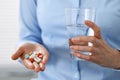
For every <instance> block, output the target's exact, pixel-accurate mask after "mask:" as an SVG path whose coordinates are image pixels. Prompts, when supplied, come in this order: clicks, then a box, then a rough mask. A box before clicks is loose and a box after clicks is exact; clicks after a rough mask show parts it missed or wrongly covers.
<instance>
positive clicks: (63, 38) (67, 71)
mask: <svg viewBox="0 0 120 80" xmlns="http://www.w3.org/2000/svg"><path fill="white" fill-rule="evenodd" d="M88 1H90V0H88ZM94 1H96V2H95V3H90V5H92V6H95V7H96V9H97V12H96V24H97V25H99V26H100V27H101V31H102V32H101V33H102V36H103V38H104V39H105V41H106V42H107V43H108V44H109V45H110V46H111V47H113V48H116V49H120V0H94ZM67 7H78V0H20V20H21V23H20V24H21V25H20V43H21V42H26V41H32V42H37V43H40V44H42V45H44V46H45V47H46V49H47V50H48V51H49V53H50V58H49V61H48V63H47V65H46V69H45V71H44V72H39V73H38V79H37V80H72V79H74V80H120V71H118V70H114V69H110V68H105V67H101V66H99V65H97V64H94V63H92V62H88V61H83V60H80V61H79V62H74V64H73V63H72V59H71V57H70V51H69V46H68V35H67V30H66V26H65V12H64V11H65V8H67ZM108 54H109V53H108ZM111 64H112V63H111ZM73 65H74V68H73ZM73 73H74V74H73Z"/></svg>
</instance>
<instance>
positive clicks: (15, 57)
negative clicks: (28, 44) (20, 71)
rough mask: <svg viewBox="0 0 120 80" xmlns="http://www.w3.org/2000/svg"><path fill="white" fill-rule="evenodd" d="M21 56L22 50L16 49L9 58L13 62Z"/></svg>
mask: <svg viewBox="0 0 120 80" xmlns="http://www.w3.org/2000/svg"><path fill="white" fill-rule="evenodd" d="M22 54H23V49H22V48H18V49H17V50H16V51H15V53H14V54H13V55H12V56H11V58H12V59H13V60H16V59H18V58H19V57H20V56H21V55H22Z"/></svg>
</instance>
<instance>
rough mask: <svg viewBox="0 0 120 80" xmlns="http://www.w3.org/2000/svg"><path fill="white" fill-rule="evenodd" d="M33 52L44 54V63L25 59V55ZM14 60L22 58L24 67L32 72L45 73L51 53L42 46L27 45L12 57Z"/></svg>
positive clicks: (21, 47)
mask: <svg viewBox="0 0 120 80" xmlns="http://www.w3.org/2000/svg"><path fill="white" fill-rule="evenodd" d="M31 51H40V52H42V55H43V59H42V61H41V62H40V63H39V64H38V63H37V62H33V63H32V62H31V61H29V60H28V59H25V58H24V56H25V54H28V53H29V52H31ZM11 58H12V59H13V60H16V59H18V58H20V59H21V60H22V63H23V65H24V66H25V67H26V68H28V69H31V70H34V71H35V72H39V71H44V70H45V65H46V63H47V61H48V58H49V53H48V51H47V50H46V49H45V48H44V47H43V46H42V45H40V44H33V43H25V44H23V45H21V46H20V47H19V48H18V49H17V50H16V51H15V53H14V54H13V55H12V57H11Z"/></svg>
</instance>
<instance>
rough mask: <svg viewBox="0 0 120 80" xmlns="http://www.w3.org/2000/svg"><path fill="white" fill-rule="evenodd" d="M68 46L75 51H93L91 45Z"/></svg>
mask: <svg viewBox="0 0 120 80" xmlns="http://www.w3.org/2000/svg"><path fill="white" fill-rule="evenodd" d="M70 48H71V49H72V50H75V51H83V52H93V51H94V47H91V46H76V45H73V46H70Z"/></svg>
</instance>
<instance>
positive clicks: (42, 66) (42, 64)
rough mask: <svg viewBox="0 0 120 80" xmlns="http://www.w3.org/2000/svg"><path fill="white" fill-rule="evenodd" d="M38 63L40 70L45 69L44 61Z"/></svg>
mask: <svg viewBox="0 0 120 80" xmlns="http://www.w3.org/2000/svg"><path fill="white" fill-rule="evenodd" d="M39 65H40V70H41V71H44V70H45V64H44V63H40V64H39Z"/></svg>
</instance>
